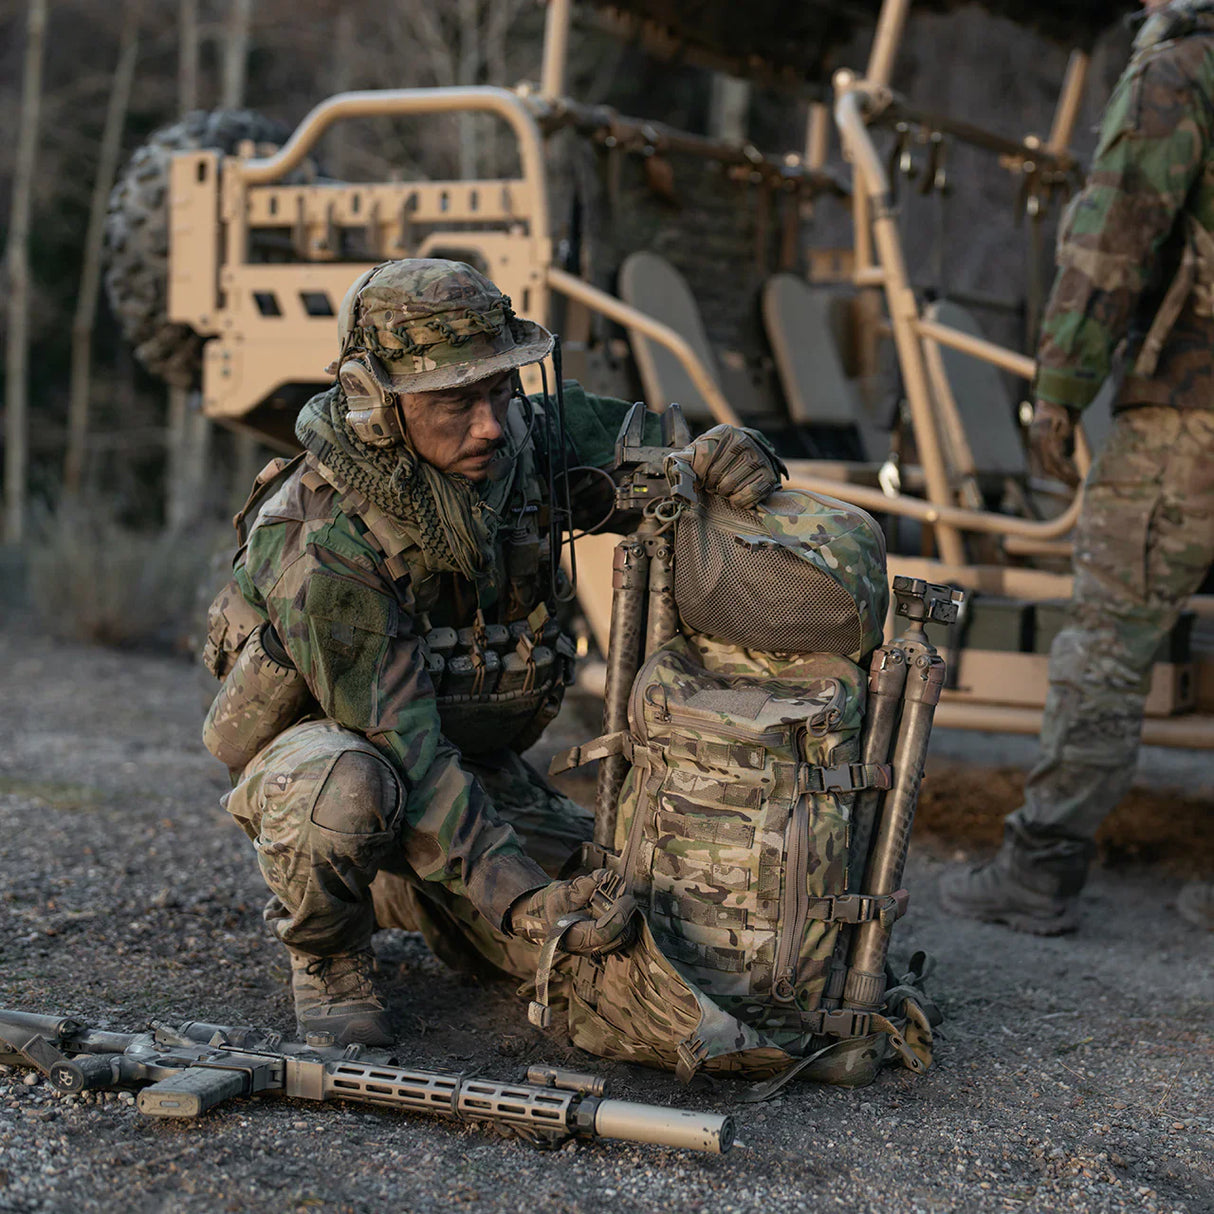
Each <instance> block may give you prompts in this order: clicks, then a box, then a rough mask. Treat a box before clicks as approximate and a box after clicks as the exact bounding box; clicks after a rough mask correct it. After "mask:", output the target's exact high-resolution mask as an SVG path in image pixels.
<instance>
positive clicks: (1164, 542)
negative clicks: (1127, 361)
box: [1007, 405, 1214, 895]
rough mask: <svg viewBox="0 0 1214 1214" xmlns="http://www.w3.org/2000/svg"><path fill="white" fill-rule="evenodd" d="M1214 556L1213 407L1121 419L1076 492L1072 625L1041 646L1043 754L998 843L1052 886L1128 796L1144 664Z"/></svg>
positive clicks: (1147, 668)
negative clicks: (1044, 653)
mask: <svg viewBox="0 0 1214 1214" xmlns="http://www.w3.org/2000/svg"><path fill="white" fill-rule="evenodd" d="M1212 559H1214V412H1206V411H1199V410H1180V409H1174V408H1170V407H1164V406H1154V405H1141V406H1135V407H1133V408H1128V409H1125V410H1124V411H1122V412H1119V413H1118V414H1117V416H1116V417H1115V419H1114V424H1113V430H1112V433H1111V435H1110V437H1109V440H1108V442H1107V444H1106V445H1105V447H1104V449H1103V450H1102V451H1101V453H1100V455H1099V458H1098V459H1097V460H1096V461H1095V463H1094V464H1093V466H1092V469H1091V472H1090V473H1089V475H1088V479H1087V484H1086V486H1085V495H1084V502H1083V508H1082V512H1081V515H1080V519H1079V523H1078V525H1077V527H1076V530H1075V558H1074V560H1075V588H1074V593H1073V597H1072V601H1071V619H1070V622H1069V624H1068V626H1067V627H1066V628H1065V629H1064V630H1063V631H1062V632H1060V633H1059V634H1058V636H1057V637H1056V638H1055V640H1054V644H1053V646H1052V648H1051V650H1050V689H1049V695H1048V698H1047V700H1046V705H1045V717H1044V720H1043V724H1042V731H1041V752H1042V753H1041V758H1040V760H1039V762H1038V764H1037V766H1036V767H1035V768H1034V769H1033V771H1032V773H1031V774H1030V776H1029V778H1028V781H1027V783H1026V785H1025V804H1024V805H1023V806H1022V807H1021V808H1020V809H1018V810H1017V811H1016V812H1015V813H1013V814H1011V815H1009V817H1008V819H1007V840H1008V843H1009V844H1010V845H1011V847H1012V850H1013V854H1014V855H1016V856H1017V857H1018V858H1019V859H1020V860H1022V861H1024V865H1023V867H1024V869H1025V870H1027V872H1026V875H1027V874H1028V873H1031V874H1032V875H1033V876H1034V877H1035V878H1036V880H1037V882H1038V883H1039V884H1041V885H1042V887H1043V888H1045V889H1047V890H1048V892H1056V893H1061V894H1064V895H1066V894H1072V893H1077V892H1078V890H1079V889H1080V888H1081V887H1082V885H1083V882H1084V879H1085V877H1086V875H1087V866H1088V862H1089V860H1090V858H1091V854H1092V851H1093V844H1092V836H1093V835H1094V834H1095V833H1096V829H1097V827H1098V826H1099V825H1100V823H1101V822H1102V821H1103V820H1104V819H1105V817H1106V816H1107V815H1108V814H1109V813H1110V812H1111V811H1112V810H1113V809H1114V808H1115V807H1116V805H1117V803H1118V802H1119V801H1120V800H1121V798H1122V797H1123V796H1124V795H1125V793H1126V792H1127V790H1128V789H1129V786H1130V782H1131V780H1132V779H1133V775H1134V768H1135V765H1136V762H1137V756H1138V744H1139V738H1140V735H1141V732H1142V714H1143V707H1144V704H1145V702H1146V695H1147V691H1148V689H1149V685H1150V676H1151V665H1152V660H1153V658H1154V655H1155V653H1156V651H1157V649H1158V648H1159V645H1160V642H1161V641H1162V640H1163V639H1164V637H1165V636H1166V635H1167V634H1168V632H1169V630H1170V629H1171V628H1172V626H1173V624H1175V622H1176V619H1177V616H1178V615H1179V613H1180V610H1181V608H1182V607H1183V606H1184V603H1185V600H1186V599H1187V598H1188V597H1189V595H1191V594H1192V593H1193V592H1194V591H1195V590H1197V588H1198V587H1199V586H1200V585H1201V582H1202V580H1203V579H1204V577H1205V575H1206V571H1207V570H1208V568H1209V566H1210V562H1211V560H1212Z"/></svg>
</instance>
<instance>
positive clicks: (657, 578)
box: [645, 533, 679, 658]
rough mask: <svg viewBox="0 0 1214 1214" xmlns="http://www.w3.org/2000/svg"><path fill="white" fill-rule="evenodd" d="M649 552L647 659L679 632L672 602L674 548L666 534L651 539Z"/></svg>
mask: <svg viewBox="0 0 1214 1214" xmlns="http://www.w3.org/2000/svg"><path fill="white" fill-rule="evenodd" d="M645 547H646V550H647V552H648V553H649V610H648V612H647V614H646V621H645V656H646V658H648V657H650V656H651V655H652V654H654V653H655V652H656V651H657V650H659V649H660V648H661V647H662V646H663V645H665V644H666V642H667V641H669V640H670V638H671V637H672V636H674V634H675V633H676V632H678V630H679V612H678V608H677V607H676V606H675V601H674V548H673V547H672V540H671V536H670V534H669V533H666V534H663V535H659V536H654V537H653V538H652V539H650V540H649V541H648V542H647V543H646V545H645Z"/></svg>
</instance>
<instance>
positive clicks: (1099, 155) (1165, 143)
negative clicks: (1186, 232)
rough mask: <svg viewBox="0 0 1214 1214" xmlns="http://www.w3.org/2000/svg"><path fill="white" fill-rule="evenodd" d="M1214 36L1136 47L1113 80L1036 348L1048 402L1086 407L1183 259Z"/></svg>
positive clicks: (1208, 129)
mask: <svg viewBox="0 0 1214 1214" xmlns="http://www.w3.org/2000/svg"><path fill="white" fill-rule="evenodd" d="M1144 32H1145V31H1144ZM1211 41H1212V40H1211V39H1210V38H1207V37H1186V38H1179V39H1175V40H1168V41H1164V42H1162V43H1160V44H1157V45H1149V46H1145V47H1140V49H1139V50H1138V51H1137V52H1136V54H1135V55H1134V57H1133V58H1132V59H1131V60H1130V63H1129V66H1128V67H1127V68H1126V70H1125V72H1124V73H1123V75H1122V77H1121V79H1120V80H1119V81H1118V83H1117V87H1116V88H1115V90H1114V92H1113V95H1112V97H1111V99H1110V100H1109V104H1108V106H1107V107H1106V109H1105V112H1104V117H1103V120H1102V123H1101V130H1100V141H1099V145H1098V147H1097V150H1096V154H1095V157H1094V159H1093V162H1092V167H1091V170H1090V172H1089V174H1088V178H1087V182H1086V184H1085V186H1084V189H1083V191H1082V193H1081V194H1080V195H1079V196H1078V197H1077V198H1076V199H1075V201H1074V203H1073V204H1072V205H1071V207H1070V208H1069V210H1068V213H1067V217H1066V219H1065V221H1064V225H1063V230H1062V232H1061V233H1060V238H1059V250H1058V272H1057V276H1056V277H1055V279H1054V285H1053V290H1052V292H1051V295H1050V301H1049V306H1048V308H1047V311H1046V315H1045V319H1044V321H1043V323H1042V329H1041V337H1040V341H1039V345H1038V352H1037V357H1038V370H1037V380H1036V389H1035V390H1036V395H1037V397H1038V398H1039V399H1041V400H1046V401H1050V402H1052V403H1054V404H1058V405H1066V406H1069V407H1071V408H1075V409H1082V408H1084V407H1085V406H1086V405H1088V404H1089V403H1090V402H1091V400H1092V398H1093V397H1094V396H1095V395H1096V393H1097V391H1098V390H1099V388H1100V385H1101V383H1102V382H1103V381H1104V380H1105V378H1106V377H1107V376H1108V374H1109V371H1110V368H1111V364H1112V359H1113V353H1114V351H1115V350H1116V349H1117V347H1118V345H1119V344H1120V343H1121V342H1122V341H1123V339H1125V338H1126V337H1127V336H1135V337H1137V338H1139V339H1140V338H1141V336H1142V334H1140V333H1137V332H1136V330H1137V328H1138V327H1139V326H1140V325H1141V327H1142V328H1143V331H1144V332H1145V327H1146V325H1145V324H1143V320H1144V317H1143V315H1142V313H1143V312H1146V313H1147V314H1146V315H1145V322H1146V324H1149V322H1150V319H1151V311H1149V310H1148V309H1151V305H1152V304H1158V302H1159V298H1160V296H1161V295H1162V292H1163V290H1164V289H1166V287H1167V285H1168V282H1167V280H1166V279H1167V276H1168V273H1169V270H1170V269H1171V270H1174V269H1175V265H1176V263H1177V260H1178V251H1177V249H1176V248H1174V247H1172V246H1173V245H1174V244H1175V243H1176V242H1177V241H1179V240H1180V239H1182V237H1183V226H1182V225H1179V224H1178V223H1177V219H1178V217H1179V215H1180V213H1181V211H1182V209H1184V208H1185V207H1186V205H1189V206H1192V203H1193V200H1192V196H1191V192H1192V190H1193V187H1194V183H1195V182H1197V181H1198V180H1199V178H1200V177H1201V174H1202V172H1203V169H1204V168H1205V165H1206V158H1207V155H1208V153H1209V151H1210V147H1211V133H1212V113H1211V105H1212V99H1211V97H1210V95H1209V83H1210V69H1209V60H1208V58H1207V57H1208V56H1209V55H1210V53H1211V47H1210V45H1209V44H1210V43H1211ZM1197 218H1198V219H1199V220H1201V221H1203V222H1208V221H1209V217H1208V216H1205V215H1202V214H1198V215H1197ZM1135 321H1137V322H1138V323H1137V324H1135V323H1134V322H1135Z"/></svg>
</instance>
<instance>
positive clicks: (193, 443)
mask: <svg viewBox="0 0 1214 1214" xmlns="http://www.w3.org/2000/svg"><path fill="white" fill-rule="evenodd" d="M178 14H179V26H180V34H179V41H178V45H177V106H178V109H179V111H180V112H181V113H182V114H183V115H184V114H188V113H189V112H190V111H191V110H194V109H197V108H198V101H199V98H198V51H199V40H200V39H199V28H198V0H180V8H179V9H178ZM190 396H191V393H190V390H189V389H188V388H178V387H175V386H173V385H170V386H169V408H168V435H167V440H168V451H167V455H168V459H167V461H166V462H167V468H166V470H165V482H166V483H165V502H164V517H165V523H166V524H167V525H168V527H169V528H170V529H171V530H181V529H182V528H185V527H187V526H189V524H190V523H191V522H192V521H193V520H194V519H195V518H196V517H197V515H198V510H199V493H200V491H201V487H202V483H203V472H204V469H205V467H206V462H207V457H208V454H209V448H210V437H211V436H210V428H209V425H208V423H207V421H206V419H205V418H204V417H201V416H195V411H193V410H192V409H191V400H190Z"/></svg>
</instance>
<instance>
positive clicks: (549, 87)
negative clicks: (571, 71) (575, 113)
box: [540, 0, 570, 97]
mask: <svg viewBox="0 0 1214 1214" xmlns="http://www.w3.org/2000/svg"><path fill="white" fill-rule="evenodd" d="M569 17H570V6H569V0H548V12H547V13H546V14H545V16H544V60H543V66H542V67H541V69H540V90H541V91H542V92H543V94H544V96H545V97H563V96H564V95H565V79H566V76H567V75H568V72H567V66H568V63H569Z"/></svg>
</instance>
